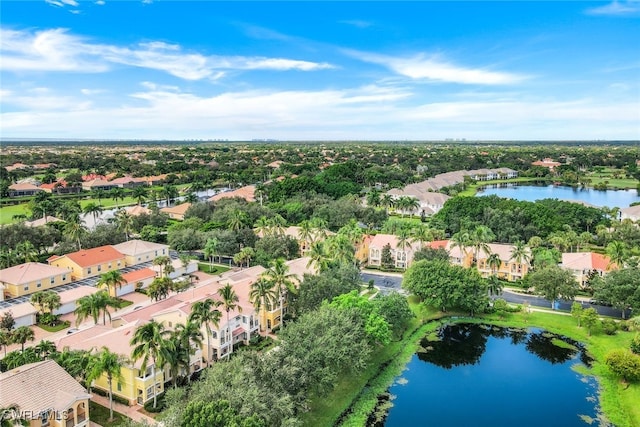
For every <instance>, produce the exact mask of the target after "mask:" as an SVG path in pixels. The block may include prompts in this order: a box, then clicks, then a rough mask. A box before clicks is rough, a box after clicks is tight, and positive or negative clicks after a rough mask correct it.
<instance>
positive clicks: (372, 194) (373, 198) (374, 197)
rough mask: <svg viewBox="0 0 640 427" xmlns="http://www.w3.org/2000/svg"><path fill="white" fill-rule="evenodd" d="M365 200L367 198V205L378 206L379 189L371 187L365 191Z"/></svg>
mask: <svg viewBox="0 0 640 427" xmlns="http://www.w3.org/2000/svg"><path fill="white" fill-rule="evenodd" d="M366 200H367V206H371V207H374V208H377V207H378V206H380V202H381V198H380V191H379V190H377V189H375V188H373V189H372V190H371V191H369V192H368V193H367V197H366Z"/></svg>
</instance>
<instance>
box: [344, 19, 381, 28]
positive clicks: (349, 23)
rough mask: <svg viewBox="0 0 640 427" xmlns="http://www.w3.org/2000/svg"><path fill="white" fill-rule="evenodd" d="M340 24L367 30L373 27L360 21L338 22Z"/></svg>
mask: <svg viewBox="0 0 640 427" xmlns="http://www.w3.org/2000/svg"><path fill="white" fill-rule="evenodd" d="M338 22H339V23H340V24H346V25H351V26H354V27H358V28H368V27H371V26H372V25H373V23H371V22H369V21H362V20H360V19H348V20H344V21H338Z"/></svg>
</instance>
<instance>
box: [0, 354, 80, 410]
mask: <svg viewBox="0 0 640 427" xmlns="http://www.w3.org/2000/svg"><path fill="white" fill-rule="evenodd" d="M52 385H55V386H52ZM0 390H3V392H2V393H0V407H3V408H6V407H8V406H11V405H17V406H18V407H19V408H20V409H21V410H23V411H32V412H33V413H40V412H42V411H46V410H58V411H64V410H66V409H67V408H69V407H70V406H71V405H72V404H73V403H74V402H75V401H77V400H83V399H89V398H90V397H91V395H90V394H89V393H87V390H86V389H85V388H84V387H82V386H81V385H80V383H78V382H77V381H76V380H75V379H73V377H72V376H71V375H69V374H68V373H67V371H65V370H64V369H63V368H62V367H61V366H60V365H58V364H57V363H56V362H54V361H53V360H44V361H42V362H36V363H29V364H27V365H22V366H20V367H18V368H15V369H12V370H10V371H7V372H3V373H1V374H0ZM87 410H88V408H87Z"/></svg>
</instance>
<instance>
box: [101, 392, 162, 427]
mask: <svg viewBox="0 0 640 427" xmlns="http://www.w3.org/2000/svg"><path fill="white" fill-rule="evenodd" d="M91 400H93V401H94V402H96V403H98V404H100V405H102V406H104V407H105V408H109V398H108V397H106V396H100V395H99V394H96V393H92V397H91ZM140 408H141V407H140V406H137V405H136V406H127V405H123V404H122V403H119V402H115V401H114V402H113V410H114V411H116V412H119V413H121V414H122V415H124V416H126V417H129V418H131V419H132V420H133V421H138V422H145V421H146V422H147V424H149V425H150V426H155V425H158V423H156V421H155V420H154V419H153V418H151V417H149V416H147V415H145V414H143V413H142V412H140V411H139V409H140ZM89 416H91V414H89ZM105 427H106V426H105Z"/></svg>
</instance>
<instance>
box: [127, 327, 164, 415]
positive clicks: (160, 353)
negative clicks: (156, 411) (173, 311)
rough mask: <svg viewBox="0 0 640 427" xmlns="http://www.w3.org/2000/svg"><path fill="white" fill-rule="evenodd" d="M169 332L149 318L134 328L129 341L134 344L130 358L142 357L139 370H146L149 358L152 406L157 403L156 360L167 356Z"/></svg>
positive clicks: (137, 358)
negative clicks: (151, 380)
mask: <svg viewBox="0 0 640 427" xmlns="http://www.w3.org/2000/svg"><path fill="white" fill-rule="evenodd" d="M169 333H170V332H169V331H167V330H166V329H165V328H164V324H163V323H158V322H156V321H155V320H151V321H150V322H149V323H145V324H144V325H141V326H139V327H138V328H136V331H135V332H134V334H133V338H131V342H130V344H131V345H132V346H135V347H134V348H133V350H132V351H131V358H132V359H133V360H134V361H135V360H139V359H142V366H140V371H141V372H145V371H146V370H147V365H148V364H149V360H150V359H151V362H152V367H151V375H152V376H153V407H154V408H155V407H156V405H157V403H158V400H157V395H158V392H157V390H158V385H157V383H158V379H157V378H156V362H158V360H163V361H164V360H167V359H168V357H169V356H168V355H167V349H168V348H169V347H168V345H167V344H166V341H167V338H166V337H167V335H168V334H169Z"/></svg>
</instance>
